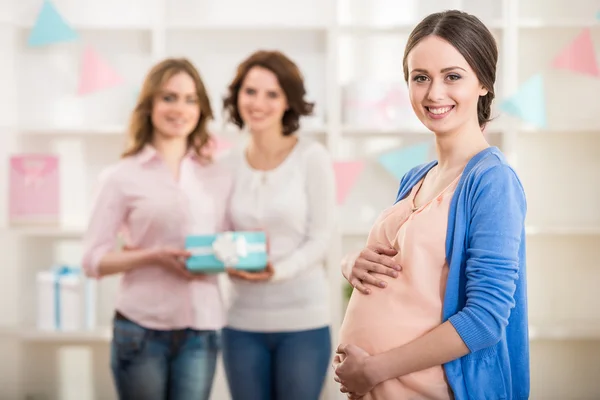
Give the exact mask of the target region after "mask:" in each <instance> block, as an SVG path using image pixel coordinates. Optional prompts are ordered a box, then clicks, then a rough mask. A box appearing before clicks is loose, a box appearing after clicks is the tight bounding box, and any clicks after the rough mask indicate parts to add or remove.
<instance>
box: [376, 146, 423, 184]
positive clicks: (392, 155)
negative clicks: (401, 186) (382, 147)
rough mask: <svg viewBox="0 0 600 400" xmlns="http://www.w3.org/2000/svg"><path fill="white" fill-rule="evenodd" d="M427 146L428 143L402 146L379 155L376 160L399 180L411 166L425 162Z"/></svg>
mask: <svg viewBox="0 0 600 400" xmlns="http://www.w3.org/2000/svg"><path fill="white" fill-rule="evenodd" d="M429 148H430V145H429V144H428V143H419V144H416V145H412V146H408V147H403V148H401V149H398V150H394V151H390V152H387V153H384V154H382V155H380V156H379V160H378V161H379V164H381V165H382V166H383V167H384V168H385V169H386V170H387V171H388V172H389V173H391V174H392V175H394V177H396V179H398V180H400V179H402V177H403V176H404V174H406V173H407V172H408V171H409V170H410V169H411V168H413V167H416V166H417V165H420V164H423V163H425V162H427V160H428V156H429Z"/></svg>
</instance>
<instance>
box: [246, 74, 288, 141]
mask: <svg viewBox="0 0 600 400" xmlns="http://www.w3.org/2000/svg"><path fill="white" fill-rule="evenodd" d="M237 106H238V110H239V113H240V117H241V118H242V120H243V121H244V125H246V126H247V127H248V129H249V130H250V132H252V133H253V134H260V133H261V132H266V131H272V130H281V129H282V118H283V114H284V113H285V111H286V109H287V107H288V104H287V99H286V96H285V93H284V91H283V89H282V88H281V86H280V85H279V81H278V80H277V76H276V75H275V74H274V73H273V72H271V71H270V70H268V69H266V68H262V67H252V68H251V69H250V70H249V71H248V73H247V74H246V76H245V78H244V80H243V81H242V85H241V87H240V91H239V94H238V104H237Z"/></svg>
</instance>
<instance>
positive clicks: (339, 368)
mask: <svg viewBox="0 0 600 400" xmlns="http://www.w3.org/2000/svg"><path fill="white" fill-rule="evenodd" d="M497 56H498V51H497V47H496V43H495V41H494V38H493V36H492V34H491V33H490V32H489V31H488V30H487V29H486V27H485V26H484V25H483V24H482V23H481V22H480V21H479V20H478V19H477V18H475V17H474V16H471V15H469V14H466V13H463V12H459V11H446V12H442V13H436V14H432V15H430V16H428V17H426V18H425V19H424V20H423V21H422V22H421V23H419V25H417V27H416V28H415V29H414V31H413V32H412V33H411V35H410V37H409V40H408V44H407V46H406V50H405V55H404V75H405V79H406V81H407V82H408V88H409V93H410V99H411V103H412V107H413V109H414V111H415V113H416V114H417V116H418V117H419V119H420V120H421V122H422V123H423V124H424V125H425V126H426V127H427V128H428V129H429V130H431V131H432V132H433V133H434V135H435V142H436V152H437V160H436V161H433V162H430V163H427V164H425V165H421V166H417V167H415V168H413V169H412V170H411V171H409V172H408V173H407V174H406V175H405V176H404V177H403V179H402V180H401V182H400V188H399V191H398V194H397V201H396V204H394V205H393V206H392V207H390V208H389V209H387V210H385V211H384V212H383V213H382V214H381V215H380V216H379V218H378V219H377V221H376V222H375V224H374V226H373V228H372V229H371V232H370V234H369V238H368V246H369V247H368V248H369V249H370V250H366V251H363V253H362V254H363V255H365V256H366V257H359V258H358V259H357V260H356V262H355V263H354V265H353V266H352V268H351V270H350V271H348V272H346V273H345V276H346V278H347V279H348V280H349V281H350V282H351V283H352V284H353V286H355V287H360V289H362V290H364V292H363V291H362V290H355V291H354V293H353V294H352V297H351V300H350V303H349V305H348V309H347V312H346V316H345V319H344V322H343V325H342V327H341V332H340V339H339V340H340V345H339V347H338V350H337V355H336V358H335V360H334V366H335V370H336V378H335V379H336V381H337V382H339V383H340V384H341V387H340V390H341V391H342V392H345V393H348V397H349V398H352V399H356V398H363V399H377V400H417V399H433V400H444V399H451V398H456V399H470V400H486V399H488V400H500V399H527V398H528V396H529V348H528V338H527V302H526V271H525V241H524V219H525V214H526V201H525V195H524V191H523V188H522V186H521V183H520V181H519V178H518V177H517V175H516V173H515V172H514V170H513V169H512V168H511V167H510V166H509V165H508V164H507V162H506V160H505V158H504V156H503V154H502V153H501V152H500V151H499V150H498V149H497V148H495V147H490V146H489V145H488V143H487V142H486V140H485V138H484V136H483V135H482V129H483V128H484V127H485V124H486V123H487V122H489V120H490V114H491V112H490V108H491V103H492V100H493V98H494V81H495V74H496V62H497ZM372 249H379V251H378V253H379V254H377V255H375V254H374V253H373V250H372ZM373 256H376V257H373ZM366 258H370V260H371V262H366V261H367V260H366ZM384 265H385V266H384ZM386 266H387V267H386ZM398 266H400V267H401V268H398V269H400V270H399V271H396V270H395V269H393V268H389V267H396V268H397V267H398ZM386 269H387V271H388V272H390V273H389V274H387V275H386V274H382V273H381V272H382V271H385V270H386ZM393 272H396V275H397V276H396V277H392V276H390V275H394V274H393ZM380 281H382V282H384V283H383V285H380V284H379V282H380ZM373 284H376V285H375V286H379V287H380V288H377V287H375V286H373ZM365 285H366V286H365ZM382 286H383V288H381V287H382ZM365 289H367V290H365Z"/></svg>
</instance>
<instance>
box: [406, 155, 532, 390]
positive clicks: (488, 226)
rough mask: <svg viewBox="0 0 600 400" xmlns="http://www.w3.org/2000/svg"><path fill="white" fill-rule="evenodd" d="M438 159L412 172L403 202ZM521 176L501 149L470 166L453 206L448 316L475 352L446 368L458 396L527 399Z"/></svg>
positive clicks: (449, 234) (448, 248)
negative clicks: (518, 175)
mask: <svg viewBox="0 0 600 400" xmlns="http://www.w3.org/2000/svg"><path fill="white" fill-rule="evenodd" d="M436 164H437V161H432V162H429V163H427V164H423V165H420V166H417V167H415V168H413V169H412V170H410V171H409V172H408V173H406V175H405V176H404V177H403V178H402V180H401V181H400V188H399V190H398V194H397V196H396V202H398V201H400V200H401V199H403V198H404V197H406V195H408V193H409V192H410V190H411V188H412V187H413V186H414V185H415V184H416V183H418V182H419V181H420V180H421V179H422V178H423V177H424V176H425V174H426V173H427V172H428V171H429V170H430V169H431V168H432V167H433V166H435V165H436ZM526 212H527V203H526V199H525V193H524V191H523V187H522V185H521V182H520V181H519V178H518V177H517V175H516V173H515V172H514V170H513V169H512V168H511V167H510V166H509V165H508V163H507V162H506V159H505V158H504V155H503V154H502V153H501V152H500V150H499V149H498V148H496V147H489V148H487V149H485V150H483V151H481V152H480V153H478V154H477V155H475V156H474V157H473V158H472V159H471V160H470V161H469V163H468V164H467V166H466V168H465V170H464V172H463V174H462V176H461V178H460V181H459V183H458V186H457V188H456V191H455V193H454V195H453V197H452V201H451V203H450V212H449V216H448V230H447V234H446V257H447V260H448V265H449V273H448V280H447V284H446V293H445V296H444V306H443V321H447V320H449V321H450V323H452V325H453V326H454V328H455V329H456V331H457V332H458V334H459V335H460V337H461V338H462V339H463V341H464V342H465V344H466V345H467V347H468V348H469V350H470V353H469V354H467V355H466V356H464V357H462V358H459V359H457V360H454V361H451V362H449V363H447V364H445V365H444V370H445V372H446V375H447V378H448V382H449V384H450V387H451V388H452V391H453V392H454V396H455V398H456V399H457V400H463V399H464V400H501V399H505V400H513V399H528V398H529V338H528V317H527V274H526V260H525V214H526Z"/></svg>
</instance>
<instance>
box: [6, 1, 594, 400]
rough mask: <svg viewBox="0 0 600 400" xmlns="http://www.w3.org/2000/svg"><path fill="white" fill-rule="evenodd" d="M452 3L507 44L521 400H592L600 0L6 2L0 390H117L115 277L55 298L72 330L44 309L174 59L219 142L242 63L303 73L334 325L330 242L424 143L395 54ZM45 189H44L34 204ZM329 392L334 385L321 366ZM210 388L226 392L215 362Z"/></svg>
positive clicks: (378, 197)
mask: <svg viewBox="0 0 600 400" xmlns="http://www.w3.org/2000/svg"><path fill="white" fill-rule="evenodd" d="M449 8H456V9H463V10H466V11H468V12H471V13H473V14H475V15H476V16H478V17H479V18H481V19H482V20H483V21H484V22H485V23H486V24H487V26H488V27H489V28H490V29H491V30H492V32H493V34H494V35H495V37H496V39H497V42H498V46H499V49H500V61H499V65H498V67H499V69H498V75H497V82H496V99H497V100H496V102H495V104H494V112H493V115H494V116H495V117H496V119H495V120H494V122H493V123H492V124H491V125H490V126H488V127H487V129H486V131H485V134H486V137H487V139H488V141H489V142H490V143H491V144H493V145H496V146H498V147H500V149H501V150H503V151H504V152H505V153H506V154H507V156H508V157H509V159H510V161H511V163H512V164H513V165H514V166H515V167H516V168H517V170H518V173H519V174H520V177H521V179H522V180H523V183H524V185H525V190H526V193H527V197H528V204H529V210H528V217H527V232H528V237H527V241H528V260H527V261H528V275H529V276H528V279H529V310H530V322H531V327H530V337H531V367H532V396H531V398H532V399H540V400H549V399H557V400H558V399H561V400H575V399H600V379H599V378H600V311H599V309H598V304H599V302H598V300H597V299H598V296H597V293H598V288H599V287H600V263H599V260H600V240H599V239H600V178H599V175H598V174H599V173H600V119H599V116H600V102H599V101H598V97H597V96H598V93H600V72H599V69H598V62H600V57H599V56H598V54H600V52H599V51H600V3H599V2H598V0H570V1H566V0H553V1H545V0H520V1H519V0H451V1H450V0H302V1H297V0H254V1H245V0H127V1H121V0H53V1H49V0H45V1H43V0H20V1H18V0H1V1H0V54H1V57H0V88H2V89H3V90H4V95H3V96H1V97H0V103H1V106H0V159H1V161H0V193H1V194H2V195H1V196H0V243H1V250H0V360H1V363H0V399H1V400H13V399H15V400H17V399H18V400H25V399H26V400H41V399H43V400H50V399H60V400H92V399H95V400H111V399H115V398H116V397H115V394H114V391H113V387H112V381H111V378H110V371H109V342H110V334H111V332H110V319H111V316H112V313H113V300H114V295H115V290H116V287H117V283H118V277H117V278H108V279H104V280H102V281H101V282H99V283H98V285H97V286H96V287H88V286H87V285H89V283H90V282H84V283H83V284H82V285H83V286H81V285H80V283H81V282H74V283H73V288H74V289H73V292H72V293H71V294H70V295H65V296H64V298H63V299H62V301H64V302H65V304H67V303H68V302H69V301H70V302H71V303H68V304H71V306H72V307H74V308H77V307H78V306H77V304H79V307H80V308H79V309H74V310H71V311H70V312H72V313H73V314H74V315H75V314H76V315H77V316H78V317H77V318H79V319H80V320H78V321H76V323H75V325H73V326H71V327H69V328H68V329H67V327H66V326H63V327H62V328H61V327H56V326H53V323H54V322H55V321H52V320H51V321H47V319H48V317H47V315H50V314H51V313H52V307H53V306H54V304H53V303H52V296H51V295H50V294H49V293H51V289H52V286H51V285H52V279H53V278H52V275H48V274H52V272H49V271H51V269H52V268H54V271H55V268H56V267H57V266H66V267H69V266H72V267H77V265H78V263H79V260H80V256H81V253H80V251H81V246H80V240H81V236H82V232H83V229H84V227H85V224H86V221H87V212H88V209H89V206H90V195H91V192H92V190H93V189H94V185H95V183H96V179H97V175H98V172H99V171H100V170H101V169H103V168H104V167H105V166H107V165H108V164H110V163H112V162H114V161H116V160H117V159H118V158H119V154H120V152H121V151H122V150H123V146H124V140H125V131H126V124H127V120H128V116H129V113H130V112H131V111H132V107H133V105H134V103H135V99H136V96H137V93H138V90H139V87H140V85H141V83H142V81H143V78H144V76H145V74H146V73H147V71H148V69H149V68H150V66H151V65H152V64H154V63H155V62H157V61H159V60H161V59H162V58H164V57H167V56H183V57H188V58H189V59H190V60H191V61H192V62H194V63H195V65H196V67H197V68H198V69H199V70H200V73H201V75H202V77H203V79H204V82H205V84H206V85H207V89H208V91H209V94H210V98H211V100H212V103H213V107H214V110H215V111H216V114H217V117H216V120H215V121H214V123H213V124H212V125H211V130H212V132H213V133H214V134H215V135H216V136H217V137H218V138H219V139H220V144H221V148H222V149H227V148H228V147H230V146H236V145H239V144H240V143H242V141H243V138H244V136H243V134H240V133H238V132H236V131H235V129H232V127H230V126H228V125H227V124H225V123H223V118H222V115H221V102H222V97H223V95H224V92H225V88H226V85H227V83H228V81H229V80H230V79H231V78H232V77H233V75H234V72H235V67H236V66H237V64H238V63H239V62H241V61H242V60H243V59H244V58H245V57H247V56H248V55H249V54H250V53H251V52H253V51H255V50H258V49H278V50H281V51H283V52H285V53H286V54H287V55H288V56H290V57H291V58H292V59H293V60H294V61H295V62H296V63H297V64H298V65H299V67H300V68H301V70H302V72H303V74H304V76H305V78H306V85H307V88H308V96H309V99H310V100H313V101H315V102H316V104H317V105H316V110H315V115H314V116H312V117H310V118H306V119H304V120H302V129H301V132H300V135H307V136H311V137H313V138H315V139H316V140H319V141H321V142H322V143H323V144H325V145H326V146H327V148H328V149H329V150H330V152H331V154H332V155H333V157H334V160H335V162H336V173H337V178H338V203H339V207H338V213H339V215H338V220H339V224H338V228H337V234H336V237H335V242H334V245H333V246H332V250H331V254H330V263H329V267H330V282H331V300H332V311H333V315H334V326H333V331H334V338H335V335H336V332H337V327H338V326H339V324H340V321H341V319H342V316H343V313H344V307H345V304H346V299H347V293H348V291H347V286H346V285H345V284H344V282H343V280H342V277H341V274H340V272H339V260H340V258H341V256H342V255H343V254H344V253H346V252H348V251H350V250H356V249H359V248H361V247H362V246H363V245H364V243H365V240H366V235H367V232H368V229H369V228H370V225H371V223H372V222H373V220H374V218H375V217H376V216H377V214H378V213H379V212H380V211H381V210H382V209H383V208H385V207H387V206H389V205H390V204H391V203H392V202H393V200H394V198H395V195H396V190H397V186H398V179H399V177H400V176H402V174H403V173H404V172H405V171H406V169H407V168H409V167H410V166H413V165H415V164H416V163H420V162H424V161H428V160H430V159H431V158H432V157H433V148H432V146H431V145H432V143H433V137H432V134H431V133H429V132H427V131H426V130H425V129H424V127H423V126H422V125H421V124H420V123H419V121H418V120H416V119H415V117H414V116H413V114H412V110H411V107H410V104H409V101H408V97H407V93H406V84H405V83H404V81H403V74H402V56H403V50H404V45H405V43H406V40H407V37H408V34H409V33H410V31H411V30H412V28H413V27H414V26H415V24H416V23H417V22H418V21H419V20H420V19H421V18H422V17H423V16H425V15H427V14H429V13H431V12H435V11H441V10H444V9H449ZM40 165H44V166H45V167H44V168H37V167H36V166H40ZM28 171H38V173H37V174H35V173H34V174H30V173H28ZM24 182H25V184H23V183H24ZM36 184H40V185H42V184H43V185H47V186H45V187H50V188H52V189H49V190H45V191H44V192H43V194H40V195H39V197H36V198H34V199H31V198H29V201H27V197H26V196H28V193H29V196H31V193H32V192H31V191H29V192H27V190H26V188H28V187H29V188H31V187H32V186H33V187H35V185H36ZM24 188H25V189H24ZM17 203H19V204H22V205H23V204H27V207H25V206H21V207H16V206H15V204H17ZM77 285H80V286H77ZM81 287H83V289H81ZM80 289H81V290H80ZM69 296H71V297H69ZM81 299H85V301H81ZM48 313H50V314H48ZM44 315H45V316H46V317H44ZM52 315H53V314H52ZM44 318H46V319H44ZM64 322H65V321H63V323H64ZM322 397H323V399H343V398H345V397H343V396H341V395H340V394H339V393H338V392H337V385H336V384H335V382H333V380H332V379H329V382H328V386H327V387H326V389H325V391H324V393H323V396H322ZM212 398H213V399H217V400H221V399H228V398H229V395H228V393H227V388H226V384H225V381H224V378H223V373H222V370H221V369H219V371H218V374H217V377H216V382H215V386H214V390H213V395H212Z"/></svg>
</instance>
